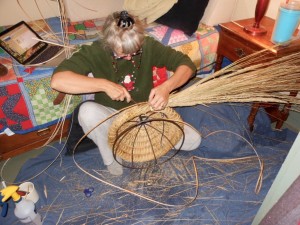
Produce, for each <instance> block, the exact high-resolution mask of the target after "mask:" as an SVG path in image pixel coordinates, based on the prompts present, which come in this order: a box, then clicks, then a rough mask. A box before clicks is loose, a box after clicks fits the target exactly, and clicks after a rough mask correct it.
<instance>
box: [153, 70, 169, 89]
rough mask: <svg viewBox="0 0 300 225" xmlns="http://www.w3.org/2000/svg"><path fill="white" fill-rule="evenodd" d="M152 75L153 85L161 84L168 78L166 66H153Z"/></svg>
mask: <svg viewBox="0 0 300 225" xmlns="http://www.w3.org/2000/svg"><path fill="white" fill-rule="evenodd" d="M152 77H153V86H154V87H157V86H158V85H161V84H162V83H163V82H165V81H166V80H167V79H168V74H167V69H166V67H162V68H158V67H156V66H153V67H152Z"/></svg>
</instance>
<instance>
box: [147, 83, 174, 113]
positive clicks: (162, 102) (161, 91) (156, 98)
mask: <svg viewBox="0 0 300 225" xmlns="http://www.w3.org/2000/svg"><path fill="white" fill-rule="evenodd" d="M169 95H170V93H169V90H168V89H167V88H165V87H164V86H163V85H160V86H158V87H155V88H153V89H152V90H151V92H150V95H149V100H148V102H149V105H150V107H151V108H152V109H153V110H163V109H164V108H165V107H166V106H167V104H168V100H169Z"/></svg>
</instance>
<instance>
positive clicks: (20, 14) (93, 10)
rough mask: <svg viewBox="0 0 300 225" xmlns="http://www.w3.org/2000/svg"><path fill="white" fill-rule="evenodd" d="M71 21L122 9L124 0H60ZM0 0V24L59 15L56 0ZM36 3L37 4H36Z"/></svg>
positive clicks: (101, 15) (104, 14)
mask: <svg viewBox="0 0 300 225" xmlns="http://www.w3.org/2000/svg"><path fill="white" fill-rule="evenodd" d="M61 1H63V2H64V5H65V6H66V8H67V9H66V10H67V13H68V14H69V16H68V17H69V18H70V19H71V20H72V21H78V20H84V19H91V18H101V17H105V16H107V15H108V14H109V13H111V12H114V11H118V10H121V9H122V6H123V1H124V0H61ZM19 3H20V5H19V4H18V1H17V0H0V26H1V25H11V24H15V23H17V22H19V21H21V20H25V21H31V20H36V19H42V18H49V17H53V16H59V15H60V13H59V12H60V10H59V4H58V0H19ZM36 3H37V4H36Z"/></svg>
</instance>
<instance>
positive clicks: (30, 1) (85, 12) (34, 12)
mask: <svg viewBox="0 0 300 225" xmlns="http://www.w3.org/2000/svg"><path fill="white" fill-rule="evenodd" d="M57 1H58V0H19V2H20V5H19V4H18V1H17V0H0V15H1V17H0V25H11V24H15V23H17V22H19V21H20V20H25V21H30V20H36V19H41V18H48V17H52V16H59V15H60V14H59V5H58V2H57ZM61 1H64V5H65V6H66V8H67V9H66V10H67V13H68V17H69V18H70V19H71V20H72V21H78V20H84V19H91V18H97V17H98V18H99V17H105V16H106V15H108V14H109V13H111V12H113V11H118V10H121V9H122V5H123V2H124V0H109V1H108V0H106V1H105V0H61ZM211 1H213V2H218V3H214V4H212V5H213V7H210V9H209V11H211V13H212V15H209V16H208V18H206V19H207V20H209V21H212V23H214V24H217V23H220V22H227V21H224V20H226V19H227V18H230V17H231V19H233V20H236V19H244V18H250V17H253V16H254V11H255V6H256V2H257V1H256V0H215V1H214V0H211ZM280 1H281V0H270V5H269V9H268V11H267V13H266V15H267V16H270V17H272V18H276V15H277V11H278V7H279V4H280ZM35 2H36V3H37V4H36V3H35ZM224 4H225V5H224ZM230 4H231V6H230ZM224 7H226V10H225V11H224ZM22 8H23V10H24V11H25V12H23V10H22ZM39 9H40V12H39ZM225 14H226V15H225Z"/></svg>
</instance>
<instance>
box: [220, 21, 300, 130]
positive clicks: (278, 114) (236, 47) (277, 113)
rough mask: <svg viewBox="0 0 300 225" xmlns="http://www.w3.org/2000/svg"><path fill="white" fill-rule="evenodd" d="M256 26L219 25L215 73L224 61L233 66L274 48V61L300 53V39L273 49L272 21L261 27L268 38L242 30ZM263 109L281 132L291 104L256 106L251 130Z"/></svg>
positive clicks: (241, 22)
mask: <svg viewBox="0 0 300 225" xmlns="http://www.w3.org/2000/svg"><path fill="white" fill-rule="evenodd" d="M253 23H254V18H251V19H244V20H238V21H234V22H228V23H222V24H220V27H221V30H220V39H219V45H218V50H217V62H216V66H215V70H216V71H217V70H220V69H221V66H222V62H223V58H224V57H226V58H228V59H229V60H231V61H232V62H234V61H236V60H238V59H240V58H242V57H245V56H247V55H250V54H252V53H254V52H256V51H260V50H263V49H266V48H271V50H270V54H271V55H272V56H274V58H276V57H282V56H284V55H287V54H289V53H293V52H296V51H299V50H300V40H299V39H298V40H296V41H293V42H292V43H290V44H289V45H288V46H286V47H280V48H272V47H273V46H274V44H273V43H272V42H271V36H272V31H273V27H274V23H275V21H274V20H273V19H271V18H268V17H264V18H263V19H262V21H261V23H260V25H261V26H263V27H265V28H266V29H267V34H266V35H263V36H252V35H250V34H248V33H246V32H245V31H244V30H243V28H244V26H246V25H251V24H253ZM291 95H297V93H295V92H292V93H291ZM261 106H263V107H265V109H266V111H267V113H268V115H269V116H270V118H271V121H272V122H276V129H280V128H281V126H282V124H283V122H284V121H285V120H286V119H287V117H288V115H289V110H290V107H291V105H290V104H287V105H284V106H283V108H282V109H280V106H279V105H275V104H265V103H254V104H253V106H252V109H251V112H250V115H249V117H248V123H249V127H250V130H253V123H254V120H255V116H256V114H257V112H258V110H259V107H261Z"/></svg>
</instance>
